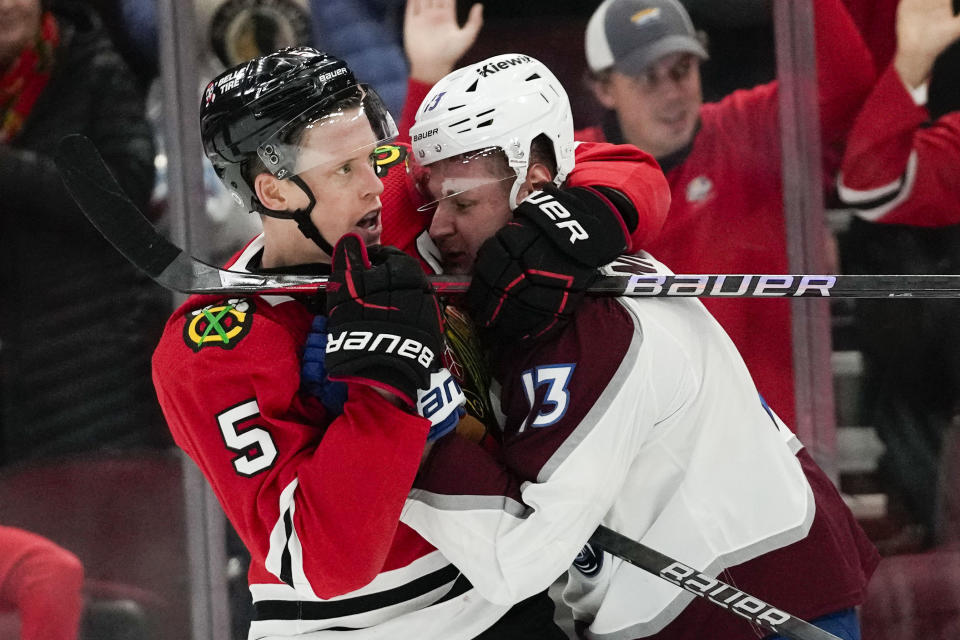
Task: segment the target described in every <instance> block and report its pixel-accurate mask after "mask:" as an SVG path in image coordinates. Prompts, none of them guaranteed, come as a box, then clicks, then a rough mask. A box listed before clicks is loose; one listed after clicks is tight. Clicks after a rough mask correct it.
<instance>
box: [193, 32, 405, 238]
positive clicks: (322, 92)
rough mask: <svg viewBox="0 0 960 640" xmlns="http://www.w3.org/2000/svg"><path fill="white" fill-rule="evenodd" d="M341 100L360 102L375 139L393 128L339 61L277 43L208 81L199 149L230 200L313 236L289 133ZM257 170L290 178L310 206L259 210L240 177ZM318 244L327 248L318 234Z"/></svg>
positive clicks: (329, 111) (378, 104) (353, 104)
mask: <svg viewBox="0 0 960 640" xmlns="http://www.w3.org/2000/svg"><path fill="white" fill-rule="evenodd" d="M345 105H349V106H350V107H359V108H360V109H361V112H362V114H363V115H365V116H366V118H367V120H368V121H369V122H370V125H371V128H372V129H373V132H374V135H375V136H376V137H377V139H378V141H380V140H387V139H389V138H392V137H393V136H395V135H396V126H395V124H394V122H393V118H392V117H391V116H390V114H389V112H388V111H387V110H386V107H384V105H383V102H382V101H381V100H380V97H379V96H378V95H377V94H376V92H375V91H373V90H372V89H371V88H370V87H367V86H365V85H361V84H359V83H358V82H357V80H356V78H355V77H354V75H353V72H352V71H351V70H350V68H349V67H347V65H346V63H345V62H344V61H343V60H340V59H339V58H336V57H334V56H331V55H328V54H326V53H323V52H321V51H317V50H316V49H313V48H310V47H289V48H286V49H281V50H280V51H277V52H274V53H271V54H268V55H265V56H260V57H258V58H254V59H253V60H250V61H249V62H245V63H242V64H239V65H237V66H235V67H232V68H230V69H227V70H226V71H224V72H223V73H221V74H220V75H218V76H217V77H216V78H214V79H213V80H211V81H210V83H209V84H208V85H207V87H206V89H205V90H204V92H203V97H202V99H201V102H200V136H201V139H202V140H203V149H204V152H205V153H206V155H207V158H209V159H210V162H211V163H212V164H213V167H214V169H215V170H216V172H217V175H218V176H219V177H220V179H221V180H222V181H223V183H224V184H225V185H226V187H227V189H229V191H230V193H231V194H232V195H233V197H234V200H236V201H237V202H238V204H240V205H241V206H243V207H246V208H247V209H248V210H251V211H257V212H259V213H262V214H265V215H271V216H274V217H279V218H293V219H295V220H296V221H297V222H298V224H299V225H300V228H301V230H302V231H303V232H304V234H305V235H307V236H308V237H310V238H311V239H313V240H314V241H315V242H317V241H318V238H319V232H317V231H316V229H315V228H314V227H313V224H312V222H310V221H309V213H310V209H312V207H313V203H314V197H313V194H312V193H310V191H309V189H308V188H307V187H306V185H305V184H304V183H303V181H301V180H299V179H298V178H297V176H296V173H297V172H299V171H303V170H304V169H306V168H309V166H310V165H309V161H308V163H307V164H306V165H305V164H304V162H303V159H302V158H298V156H299V155H300V153H299V149H298V140H297V138H298V136H299V134H300V132H301V131H303V129H304V128H305V127H306V126H307V125H309V124H311V123H312V122H314V121H315V120H317V119H318V118H321V117H326V116H328V115H330V114H336V112H337V111H338V110H340V109H341V108H343V107H344V106H345ZM298 159H300V160H301V162H300V163H299V164H298ZM258 163H259V164H258ZM295 167H296V169H295ZM260 171H269V172H270V173H272V174H273V175H274V176H276V177H277V178H280V179H294V180H295V181H296V182H297V184H299V185H300V186H301V188H303V189H304V191H306V193H307V195H308V196H309V198H310V202H311V204H310V206H309V207H308V208H307V209H305V210H301V211H296V212H284V211H274V210H271V209H267V208H266V207H265V206H263V204H262V203H260V201H259V200H258V199H257V196H256V193H255V191H254V189H253V185H252V184H251V183H250V182H249V181H248V179H249V180H252V179H253V177H254V176H255V173H259V172H260ZM305 225H306V226H307V227H308V228H305ZM319 239H320V240H322V238H319ZM318 244H320V246H321V248H323V249H324V251H327V252H328V253H330V252H331V249H330V245H329V244H328V243H326V242H325V241H323V243H322V244H321V242H318Z"/></svg>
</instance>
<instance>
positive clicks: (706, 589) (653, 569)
mask: <svg viewBox="0 0 960 640" xmlns="http://www.w3.org/2000/svg"><path fill="white" fill-rule="evenodd" d="M590 544H592V545H595V546H597V547H599V548H600V549H603V550H604V551H606V552H608V553H610V554H613V555H615V556H617V557H619V558H622V559H623V560H626V561H627V562H629V563H630V564H632V565H635V566H637V567H640V568H641V569H643V570H644V571H648V572H650V573H652V574H653V575H655V576H658V577H660V578H663V579H664V580H666V581H667V582H670V583H672V584H675V585H676V586H678V587H680V588H682V589H685V590H687V591H689V592H690V593H692V594H694V595H697V596H700V597H701V598H706V599H707V600H709V601H710V602H712V603H714V604H715V605H717V606H719V607H723V608H724V609H727V610H728V611H730V613H733V614H736V615H738V616H741V617H743V618H746V619H747V620H749V621H750V622H752V623H753V624H755V625H758V626H760V627H763V628H764V629H767V630H768V631H772V632H774V633H776V634H778V635H781V636H783V637H785V638H790V639H791V640H840V638H838V637H837V636H835V635H833V634H832V633H829V632H828V631H824V630H823V629H820V628H819V627H815V626H813V625H812V624H810V623H809V622H806V621H804V620H801V619H800V618H797V617H794V616H792V615H790V614H789V613H787V612H785V611H782V610H780V609H777V608H776V607H774V606H772V605H769V604H767V603H766V602H764V601H763V600H760V599H759V598H755V597H754V596H751V595H749V594H747V593H744V592H743V591H740V590H739V589H736V588H734V587H732V586H730V585H728V584H727V583H725V582H722V581H720V580H718V579H716V578H711V577H710V576H708V575H706V574H704V573H700V572H699V571H697V570H696V569H694V568H692V567H689V566H687V565H685V564H683V563H682V562H679V561H677V560H674V559H673V558H671V557H669V556H666V555H664V554H662V553H660V552H659V551H656V550H654V549H651V548H650V547H648V546H646V545H644V544H641V543H639V542H637V541H636V540H632V539H630V538H628V537H626V536H624V535H621V534H619V533H617V532H616V531H613V530H611V529H608V528H607V527H605V526H603V525H600V526H599V527H597V530H596V531H595V532H594V534H593V535H592V536H590Z"/></svg>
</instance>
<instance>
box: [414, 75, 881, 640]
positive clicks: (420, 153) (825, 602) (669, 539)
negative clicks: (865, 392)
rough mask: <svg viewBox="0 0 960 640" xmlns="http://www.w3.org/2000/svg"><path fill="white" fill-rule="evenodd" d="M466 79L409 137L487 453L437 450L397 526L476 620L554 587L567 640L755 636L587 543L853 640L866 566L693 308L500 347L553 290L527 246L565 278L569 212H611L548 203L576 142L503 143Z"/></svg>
mask: <svg viewBox="0 0 960 640" xmlns="http://www.w3.org/2000/svg"><path fill="white" fill-rule="evenodd" d="M471 71H477V72H478V74H479V76H478V75H477V74H471ZM486 71H487V74H488V75H492V74H495V73H497V72H498V70H497V69H496V68H492V69H487V70H486ZM478 77H480V78H481V81H480V82H479V83H478V82H477V78H478ZM483 78H484V73H483V70H482V69H480V70H470V71H468V72H466V73H465V72H464V70H459V71H456V72H454V73H452V74H450V75H448V76H447V77H446V78H444V79H443V80H442V81H440V82H439V83H438V84H437V85H436V86H434V88H433V89H432V90H431V92H430V94H428V96H427V97H426V99H425V100H424V102H423V104H422V105H421V108H420V109H419V111H418V114H417V121H416V124H415V126H414V127H413V129H412V130H411V137H412V139H413V152H414V153H413V155H414V157H415V158H416V160H417V161H418V162H419V163H421V165H422V167H421V168H420V169H419V171H420V172H421V179H422V182H423V183H424V184H425V185H426V188H427V190H428V191H429V192H430V194H431V195H432V197H433V199H434V200H435V204H436V211H435V213H434V217H433V222H432V224H431V226H430V236H431V238H432V239H433V240H434V242H435V243H436V245H437V248H438V250H439V254H440V262H441V264H442V265H443V266H444V267H445V268H446V269H447V270H448V271H452V272H457V273H464V272H469V273H472V274H473V283H474V284H473V285H472V287H471V290H470V291H469V292H468V294H467V295H466V296H465V300H464V304H465V305H466V307H467V308H468V309H469V310H470V312H471V313H472V314H473V315H474V317H475V318H476V319H477V320H478V324H479V325H480V326H481V327H483V338H484V340H485V342H486V344H487V346H488V348H489V349H488V351H489V357H490V366H491V371H492V375H493V382H492V385H491V388H492V389H493V390H494V393H493V395H494V396H495V397H493V406H494V407H496V408H497V409H499V412H500V414H501V415H499V416H498V422H499V425H500V430H499V432H498V433H496V434H495V436H496V440H497V441H498V445H499V446H498V448H497V449H496V450H495V451H493V452H491V447H481V446H479V445H477V444H476V443H474V442H471V441H469V440H466V439H464V438H462V437H460V436H458V435H456V434H451V435H449V436H446V437H444V438H442V439H440V440H439V441H437V442H436V443H435V444H434V445H433V451H432V453H431V455H430V457H429V458H428V460H427V461H426V464H425V466H424V467H423V469H422V470H421V473H420V474H419V476H418V479H417V481H416V483H415V485H414V486H415V490H414V492H413V493H412V494H411V497H410V499H408V501H407V503H406V505H405V507H404V510H403V514H402V521H403V522H404V523H405V524H407V525H409V526H411V527H412V528H413V529H415V530H416V531H417V532H419V533H420V534H421V535H422V536H423V537H425V538H426V539H427V540H429V541H430V542H431V543H432V544H433V545H435V546H436V547H437V548H438V549H440V550H441V551H442V552H443V553H444V555H445V556H446V557H448V558H449V559H450V560H451V561H452V562H453V563H454V564H455V565H456V566H457V567H458V568H460V570H461V571H463V572H464V574H465V575H466V576H467V577H468V578H469V579H470V581H471V583H472V584H473V585H474V586H475V587H476V588H477V590H478V591H479V592H480V593H481V594H482V595H483V596H484V597H486V598H488V599H490V600H491V601H493V602H498V603H504V604H506V603H510V602H515V601H518V600H520V599H522V598H524V597H527V596H529V595H530V594H533V593H536V592H538V591H540V590H542V589H543V588H545V587H546V586H547V585H549V584H550V583H551V582H553V581H554V580H555V579H556V578H557V577H558V576H560V575H561V574H563V573H564V572H565V571H567V572H568V581H567V585H566V588H565V591H564V593H563V598H564V600H565V601H566V603H567V604H568V605H569V606H570V607H571V608H572V610H573V614H574V618H575V621H576V628H577V633H578V634H579V635H580V637H583V638H597V639H603V640H630V639H633V638H641V637H656V638H671V639H673V640H676V639H693V638H702V637H704V633H705V630H709V637H710V638H711V639H719V640H733V639H741V638H742V639H744V640H746V639H754V638H759V637H762V636H763V632H762V631H760V630H758V629H757V628H755V627H752V626H751V625H750V624H749V623H748V622H747V621H746V620H743V619H740V618H737V617H736V616H734V615H732V614H731V613H730V612H728V611H724V610H723V609H721V608H719V607H717V606H716V605H714V604H712V603H709V602H706V601H705V600H702V599H694V596H693V595H692V594H689V593H687V592H684V591H683V590H681V589H680V588H677V587H674V586H673V585H671V584H668V583H667V582H665V581H663V580H661V579H659V578H657V577H655V576H652V575H650V574H648V573H646V572H644V571H643V570H641V569H639V568H636V567H634V566H632V565H630V564H627V563H626V562H624V561H622V560H620V559H619V558H616V557H612V556H610V555H607V554H602V553H598V552H596V551H595V550H593V549H591V548H590V547H589V545H587V546H585V543H586V542H587V540H588V539H589V537H590V535H591V533H593V531H594V530H595V529H596V527H597V525H598V524H601V523H602V524H604V525H606V526H608V527H610V528H612V529H614V530H616V531H619V532H620V533H623V534H625V535H627V536H630V537H631V538H634V539H636V540H639V541H641V542H642V543H644V544H646V545H649V546H650V547H653V548H655V549H657V550H659V551H661V552H663V553H666V554H667V555H669V556H671V557H673V558H676V559H678V560H680V561H681V562H684V563H686V564H689V565H691V566H693V567H696V568H698V569H700V570H702V571H704V572H707V573H710V574H711V575H720V577H721V578H722V579H723V580H725V581H726V582H729V583H731V584H733V585H734V586H736V587H737V588H740V589H743V590H744V591H746V592H749V593H751V594H753V595H755V596H757V597H759V598H761V599H763V600H766V601H767V602H769V603H771V604H772V605H774V606H777V607H780V608H783V609H784V610H786V611H790V612H791V613H792V614H794V615H797V616H799V617H803V618H805V619H808V620H811V621H812V622H813V623H814V624H816V625H817V626H820V627H822V628H825V629H827V630H829V631H831V632H832V633H834V634H836V635H838V636H839V637H841V638H844V640H857V639H858V638H859V637H860V636H859V627H858V623H857V619H856V614H855V610H854V608H855V607H856V606H857V605H859V604H860V603H862V602H863V599H864V596H865V591H866V585H867V581H868V580H869V577H870V575H871V573H872V572H873V570H874V568H875V567H876V564H877V562H878V555H877V553H876V550H875V549H874V548H873V546H872V545H871V544H870V542H869V541H868V540H867V538H866V536H865V534H864V533H863V531H862V530H861V529H860V527H859V526H858V524H857V523H856V521H855V520H854V518H853V516H852V514H851V513H850V511H849V510H848V509H847V507H846V505H845V504H844V503H843V501H842V499H841V498H840V496H839V494H838V493H837V491H836V490H835V488H834V486H833V485H832V484H831V482H830V480H829V479H828V478H827V477H826V476H825V475H824V474H823V472H822V471H821V470H820V469H819V468H818V467H817V465H816V464H815V463H814V461H813V459H812V458H811V457H810V455H809V454H808V453H807V452H806V451H805V450H804V449H803V447H802V444H801V443H800V442H799V441H798V440H797V438H796V436H795V435H794V434H793V433H792V432H791V431H790V429H788V428H787V427H786V426H785V425H784V424H783V423H782V422H781V421H780V420H779V418H778V417H777V416H776V414H775V413H774V411H773V410H771V409H770V408H769V407H767V406H766V405H765V403H763V401H762V399H761V398H760V397H759V395H758V393H757V390H756V388H755V386H754V383H753V381H752V380H751V378H750V375H749V373H748V372H747V369H746V367H745V365H744V363H743V361H742V359H741V358H740V355H739V354H738V352H737V350H736V348H735V347H734V345H733V343H732V342H731V341H730V339H729V338H728V337H727V335H726V334H725V333H724V331H723V329H722V328H721V327H720V326H719V324H717V322H716V321H715V320H714V319H713V318H712V316H710V314H709V313H708V312H707V311H706V310H705V308H704V307H703V305H702V304H701V303H700V302H699V301H697V300H695V299H682V298H665V299H646V300H630V299H625V298H621V299H611V298H583V297H577V296H571V297H570V299H569V300H567V299H565V302H567V303H568V304H566V306H565V307H563V308H562V309H560V310H558V312H557V313H556V314H555V316H556V322H555V323H553V324H552V325H551V326H549V327H548V329H546V330H543V331H539V332H538V333H537V334H532V333H530V332H528V331H526V330H525V329H524V328H523V327H519V328H518V327H517V326H516V324H517V323H518V322H520V323H522V318H523V313H522V312H518V310H521V311H522V309H524V308H529V309H531V310H535V309H537V308H538V307H539V306H540V305H539V296H543V295H546V294H544V292H545V291H548V290H549V288H550V287H549V285H550V282H551V280H552V279H553V278H552V276H553V274H551V273H549V269H544V266H543V265H542V264H540V263H538V261H537V257H536V256H537V252H536V251H531V250H529V245H528V244H527V242H526V240H525V239H526V238H528V237H529V236H527V235H525V234H524V230H525V228H528V227H530V225H533V226H535V227H537V228H539V229H540V230H542V231H544V232H545V233H544V234H543V235H544V236H545V237H547V238H549V241H550V242H552V243H553V249H557V248H559V249H560V250H561V251H564V252H567V253H568V254H569V255H571V256H574V257H575V256H576V255H577V254H578V252H580V251H589V250H590V248H591V246H592V244H593V243H595V242H596V240H597V239H595V238H590V237H589V235H590V234H589V231H588V229H589V225H588V224H586V222H585V223H584V224H583V225H581V224H580V222H581V220H582V219H583V209H582V208H581V207H580V206H579V203H582V202H584V201H586V200H590V199H592V198H596V197H599V198H605V197H608V194H605V193H603V192H599V191H596V190H590V189H574V190H569V189H564V188H563V185H562V184H561V185H559V186H560V187H561V188H560V189H557V185H555V184H554V177H555V176H556V175H557V162H558V160H560V161H561V162H562V160H563V159H562V158H557V157H556V154H555V153H554V150H555V149H558V148H559V149H562V148H565V147H564V145H567V144H568V145H570V146H573V145H574V143H573V140H572V136H571V137H570V138H569V139H564V136H565V135H567V134H566V133H565V131H563V130H557V131H555V132H553V133H554V134H555V135H554V139H553V140H552V141H551V140H550V137H551V136H549V135H548V136H547V138H546V139H544V138H539V139H537V140H534V142H533V144H532V145H529V146H530V148H527V145H525V144H514V143H512V142H511V141H517V140H529V139H530V136H529V132H525V131H523V130H520V129H515V127H516V126H518V125H517V119H516V118H514V117H512V114H513V113H515V110H516V106H515V105H516V104H517V102H516V100H515V98H516V92H517V91H522V87H517V88H516V89H515V91H514V92H513V94H511V89H510V87H503V86H500V87H497V91H496V92H495V93H494V92H488V93H485V90H489V89H490V88H492V86H493V85H492V84H491V83H485V82H484V81H483ZM485 88H486V89H485ZM509 105H513V108H507V107H508V106H509ZM481 111H482V112H483V113H482V114H481V113H480V112H481ZM481 115H482V117H480V116H481ZM471 118H472V124H473V126H467V125H466V124H464V123H465V122H467V121H468V120H469V119H471ZM481 124H482V126H483V128H482V129H481V128H480V125H481ZM519 126H520V127H521V129H522V127H526V126H531V125H529V124H524V125H519ZM541 142H546V143H547V144H541ZM514 147H516V148H514ZM518 166H520V167H522V169H523V171H522V172H518V171H515V168H516V167H518ZM504 176H512V178H509V179H504ZM518 203H519V204H518ZM504 225H506V226H504ZM501 227H502V229H501ZM498 229H500V230H499V231H497V230H498ZM474 256H475V260H474ZM637 259H638V260H640V261H642V263H643V264H644V265H646V266H647V267H648V268H649V270H650V271H656V272H664V273H667V272H668V270H667V268H666V267H664V266H663V265H662V264H660V263H658V262H657V261H656V260H654V259H653V258H652V257H650V256H647V255H643V256H640V257H638V258H637ZM613 268H615V264H614V265H613ZM557 282H558V284H557V290H558V291H560V290H562V289H563V287H562V286H561V283H560V282H559V279H557ZM535 284H536V285H540V286H533V285H535ZM542 306H543V307H544V308H549V307H550V305H549V304H544V305H542ZM554 308H556V305H554ZM757 331H763V327H758V328H757Z"/></svg>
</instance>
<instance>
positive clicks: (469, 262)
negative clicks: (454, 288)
mask: <svg viewBox="0 0 960 640" xmlns="http://www.w3.org/2000/svg"><path fill="white" fill-rule="evenodd" d="M441 264H442V265H443V272H444V273H445V274H448V275H451V276H466V275H469V274H470V272H471V270H472V268H473V256H471V255H468V254H466V253H445V254H443V258H442V260H441Z"/></svg>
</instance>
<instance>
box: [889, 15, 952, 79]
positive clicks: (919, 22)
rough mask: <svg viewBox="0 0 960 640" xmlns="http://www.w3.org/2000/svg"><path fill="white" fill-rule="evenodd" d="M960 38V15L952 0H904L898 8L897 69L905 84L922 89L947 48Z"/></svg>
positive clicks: (895, 59)
mask: <svg viewBox="0 0 960 640" xmlns="http://www.w3.org/2000/svg"><path fill="white" fill-rule="evenodd" d="M957 38H960V16H957V15H954V13H953V2H952V0H901V1H900V4H899V6H898V7H897V53H896V56H895V57H894V66H895V67H896V69H897V73H899V74H900V78H901V79H902V80H903V82H904V83H905V84H906V85H907V86H909V87H911V88H915V87H919V86H920V85H921V84H923V83H924V82H925V81H926V80H927V79H928V78H929V76H930V70H931V69H933V63H934V61H936V59H937V56H939V55H940V54H941V53H943V51H944V49H946V48H947V47H949V46H950V45H951V44H952V43H953V42H955V41H956V40H957Z"/></svg>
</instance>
